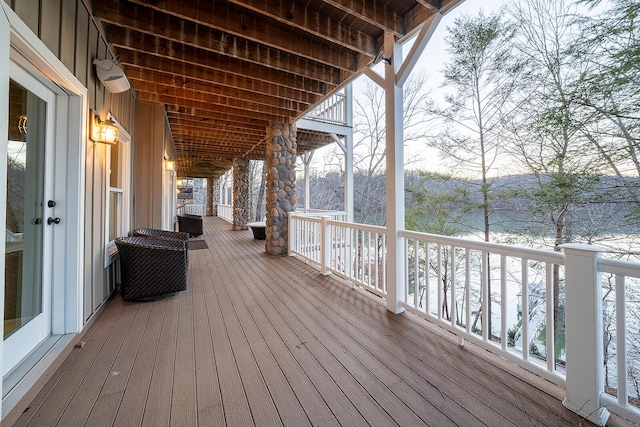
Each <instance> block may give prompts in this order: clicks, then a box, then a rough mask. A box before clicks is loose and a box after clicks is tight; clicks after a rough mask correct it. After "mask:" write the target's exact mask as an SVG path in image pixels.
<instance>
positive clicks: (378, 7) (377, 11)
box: [324, 0, 404, 36]
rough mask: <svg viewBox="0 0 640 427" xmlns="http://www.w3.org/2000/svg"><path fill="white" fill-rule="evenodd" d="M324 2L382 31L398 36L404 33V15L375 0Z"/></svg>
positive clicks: (329, 0)
mask: <svg viewBox="0 0 640 427" xmlns="http://www.w3.org/2000/svg"><path fill="white" fill-rule="evenodd" d="M324 2H325V3H327V4H330V5H332V6H333V7H335V8H337V9H340V10H342V11H343V12H346V13H348V14H349V15H352V16H355V17H357V18H358V19H361V20H363V21H365V22H367V23H369V24H371V25H373V26H374V27H378V28H380V29H381V30H382V31H381V32H390V33H392V34H394V35H396V36H402V35H403V34H404V29H403V28H402V27H403V26H402V17H401V16H398V15H397V14H396V13H395V12H394V11H393V9H391V8H389V7H387V6H385V5H382V4H380V3H379V2H377V1H375V0H367V1H362V0H324Z"/></svg>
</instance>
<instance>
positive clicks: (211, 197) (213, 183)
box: [205, 178, 218, 216]
mask: <svg viewBox="0 0 640 427" xmlns="http://www.w3.org/2000/svg"><path fill="white" fill-rule="evenodd" d="M217 210H218V181H217V180H214V179H213V178H207V207H206V212H205V215H206V216H216V215H218V212H217Z"/></svg>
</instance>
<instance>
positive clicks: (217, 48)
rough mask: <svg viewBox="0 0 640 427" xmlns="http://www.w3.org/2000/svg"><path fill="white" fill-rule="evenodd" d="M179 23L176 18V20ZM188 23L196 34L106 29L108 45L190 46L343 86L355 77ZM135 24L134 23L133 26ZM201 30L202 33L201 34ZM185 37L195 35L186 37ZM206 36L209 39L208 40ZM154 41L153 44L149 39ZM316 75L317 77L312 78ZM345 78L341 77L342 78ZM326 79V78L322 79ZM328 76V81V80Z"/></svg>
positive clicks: (148, 26)
mask: <svg viewBox="0 0 640 427" xmlns="http://www.w3.org/2000/svg"><path fill="white" fill-rule="evenodd" d="M174 19H176V20H177V18H174ZM181 22H185V23H186V25H194V26H196V28H194V29H193V30H185V28H184V26H182V27H181V28H180V29H179V30H174V29H171V28H169V29H165V28H156V27H154V26H152V24H149V23H147V24H145V25H143V26H139V27H138V28H134V27H131V26H121V25H119V24H108V23H107V25H106V28H107V33H108V34H109V41H110V43H113V44H115V45H120V46H129V47H131V48H132V49H136V50H147V48H150V47H151V46H153V48H154V49H157V46H158V45H160V46H165V45H166V44H167V41H172V42H174V43H179V44H181V45H184V46H189V47H191V48H192V49H203V50H206V51H209V52H213V53H217V54H220V55H226V56H229V57H232V58H237V59H238V60H242V61H248V62H253V63H255V64H260V65H263V66H265V67H269V68H273V69H275V70H279V71H284V72H288V73H293V74H297V75H303V76H307V77H311V78H315V79H318V80H325V81H329V82H331V81H334V82H335V83H340V82H341V81H342V80H340V79H345V78H348V76H349V75H350V74H352V73H353V69H354V64H353V63H351V64H348V65H349V66H350V68H340V67H337V66H331V65H329V64H326V63H322V62H318V61H313V60H310V59H307V58H303V57H301V56H298V55H293V54H291V53H287V52H284V51H282V50H278V49H274V48H272V47H269V46H264V45H261V44H259V43H256V42H253V41H250V40H246V39H243V38H240V37H236V36H233V35H228V34H224V33H222V32H221V31H217V30H214V29H211V28H204V27H202V26H199V27H198V24H195V23H189V22H187V21H181ZM132 24H133V23H132ZM198 30H200V31H203V32H202V33H198ZM185 33H186V34H195V36H192V37H185ZM205 35H206V36H207V37H205ZM152 37H153V38H155V39H156V40H152V39H150V38H152ZM309 72H311V73H315V74H316V75H315V76H314V75H311V74H309ZM343 73H344V74H346V75H345V76H344V77H341V75H342V74H343ZM323 76H324V77H323ZM326 76H329V77H326Z"/></svg>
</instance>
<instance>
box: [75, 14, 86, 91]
mask: <svg viewBox="0 0 640 427" xmlns="http://www.w3.org/2000/svg"><path fill="white" fill-rule="evenodd" d="M89 21H90V19H89V11H88V10H87V8H86V7H85V6H84V3H82V2H78V10H77V12H76V22H77V25H76V51H75V73H74V74H75V75H76V77H77V78H78V80H80V81H81V82H82V84H83V85H85V87H86V86H87V57H88V52H87V50H88V44H89Z"/></svg>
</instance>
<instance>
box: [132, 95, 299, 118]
mask: <svg viewBox="0 0 640 427" xmlns="http://www.w3.org/2000/svg"><path fill="white" fill-rule="evenodd" d="M138 99H139V100H140V101H145V102H151V103H155V104H167V105H179V106H182V107H186V108H193V109H197V110H201V111H221V112H223V113H226V114H229V115H232V116H233V115H235V116H248V115H250V113H253V114H254V116H255V117H256V118H258V117H259V118H260V119H262V120H267V121H277V122H282V123H292V122H293V121H294V118H293V117H291V116H290V115H288V114H289V112H290V111H289V110H284V109H280V108H266V107H264V106H262V105H259V104H255V105H249V104H248V103H246V104H245V105H231V103H232V101H233V100H231V99H228V98H219V99H215V98H210V100H211V102H205V101H201V100H195V99H193V98H178V97H176V96H172V95H164V94H160V93H154V92H138ZM217 102H219V103H217Z"/></svg>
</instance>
